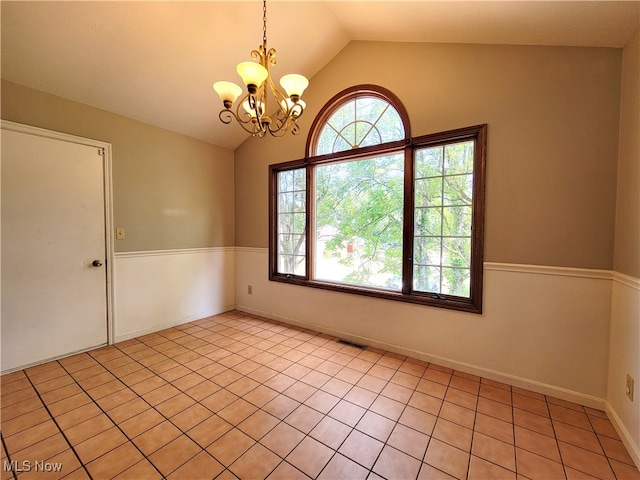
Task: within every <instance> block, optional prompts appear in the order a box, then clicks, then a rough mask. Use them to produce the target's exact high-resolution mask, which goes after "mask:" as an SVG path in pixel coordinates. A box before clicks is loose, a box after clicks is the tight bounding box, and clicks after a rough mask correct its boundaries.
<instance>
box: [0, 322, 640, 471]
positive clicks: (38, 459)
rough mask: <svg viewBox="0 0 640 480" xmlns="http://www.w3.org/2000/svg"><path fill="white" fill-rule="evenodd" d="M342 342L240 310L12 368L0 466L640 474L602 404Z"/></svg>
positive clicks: (6, 381)
mask: <svg viewBox="0 0 640 480" xmlns="http://www.w3.org/2000/svg"><path fill="white" fill-rule="evenodd" d="M336 340H337V339H335V338H331V337H329V336H326V335H321V334H318V333H317V332H313V331H310V330H303V329H300V328H295V327H291V326H287V325H284V324H280V323H277V322H272V321H269V320H266V319H263V318H258V317H255V316H250V315H246V314H243V313H240V312H229V313H225V314H221V315H217V316H215V317H210V318H206V319H203V320H199V321H196V322H192V323H189V324H185V325H182V326H179V327H175V328H170V329H168V330H163V331H160V332H157V333H153V334H150V335H145V336H143V337H140V338H137V339H133V340H129V341H126V342H122V343H118V344H116V345H113V346H109V347H104V348H100V349H98V350H94V351H91V352H88V353H82V354H79V355H74V356H71V357H67V358H64V359H61V360H58V361H53V362H49V363H46V364H43V365H39V366H36V367H33V368H28V369H26V370H23V371H19V372H15V373H11V374H8V375H4V376H3V377H2V391H1V393H2V423H1V426H2V458H1V459H0V461H1V462H2V467H3V468H2V477H1V479H2V480H5V479H9V478H17V479H19V480H24V479H28V478H37V479H53V478H69V479H71V478H93V479H107V478H128V479H135V480H139V479H153V478H162V477H165V478H169V479H188V480H195V479H213V478H219V479H232V478H236V477H238V478H241V479H254V478H257V479H260V478H270V479H307V478H320V479H360V478H362V479H364V478H369V479H380V478H386V479H405V478H406V479H450V478H456V479H491V478H496V479H545V480H550V479H588V478H601V479H614V478H618V479H640V472H638V470H637V468H636V467H635V466H634V464H633V461H632V459H631V457H630V456H629V454H628V453H627V451H626V450H625V448H624V446H623V444H622V442H621V441H620V439H619V437H618V435H617V434H616V432H615V430H614V428H613V426H612V425H611V423H610V421H609V420H608V419H607V416H606V414H605V413H604V412H602V411H598V410H594V409H591V408H586V407H583V406H580V405H577V404H574V403H568V402H566V401H562V400H559V399H556V398H552V397H548V396H544V395H540V394H538V393H534V392H531V391H527V390H522V389H519V388H516V387H511V386H509V385H505V384H502V383H497V382H494V381H491V380H487V379H484V378H479V377H476V376H473V375H468V374H465V373H462V372H458V371H452V370H450V369H448V368H443V367H441V366H438V365H434V364H427V363H425V362H421V361H418V360H415V359H412V358H406V357H403V356H401V355H397V354H394V353H390V352H385V351H382V350H378V349H374V348H367V349H365V350H360V349H358V348H354V347H352V346H347V345H344V344H341V343H338V342H337V341H336ZM12 462H13V463H12ZM25 462H28V463H25ZM11 465H13V466H14V467H15V468H14V470H15V472H12V471H11V469H10V468H9V466H11ZM60 468H61V469H60ZM20 469H21V470H23V471H22V472H20V471H18V470H20Z"/></svg>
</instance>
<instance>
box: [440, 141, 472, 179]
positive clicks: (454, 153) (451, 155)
mask: <svg viewBox="0 0 640 480" xmlns="http://www.w3.org/2000/svg"><path fill="white" fill-rule="evenodd" d="M444 169H445V172H446V174H447V175H453V174H456V173H471V172H473V142H461V143H452V144H451V145H447V146H446V147H445V148H444Z"/></svg>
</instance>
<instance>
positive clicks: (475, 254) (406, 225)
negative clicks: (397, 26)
mask: <svg viewBox="0 0 640 480" xmlns="http://www.w3.org/2000/svg"><path fill="white" fill-rule="evenodd" d="M361 95H372V96H377V97H379V98H382V99H384V100H385V101H387V102H389V103H390V104H391V105H392V106H393V107H394V108H396V110H397V111H398V113H399V114H400V117H401V119H402V121H403V124H404V127H405V135H406V136H405V138H404V139H402V140H397V141H393V142H388V143H383V144H379V145H373V146H367V147H362V148H354V149H351V150H346V151H340V152H336V153H331V154H326V155H319V156H313V155H312V152H313V151H314V150H315V146H316V143H317V140H318V136H319V132H320V130H321V127H322V126H323V125H324V123H325V122H326V121H327V119H328V118H329V117H330V116H331V115H332V114H333V113H334V112H335V111H336V110H337V109H338V108H339V107H340V106H341V105H343V104H344V103H345V102H347V101H350V100H351V99H353V98H354V97H356V96H361ZM463 141H473V142H474V165H473V207H472V231H471V265H470V295H469V297H458V296H454V295H446V294H442V293H434V292H417V291H414V290H413V289H412V285H413V237H414V188H415V168H414V155H415V151H416V150H417V149H422V148H428V147H434V146H438V145H446V144H450V143H456V142H463ZM486 147H487V125H486V124H481V125H475V126H470V127H465V128H459V129H455V130H448V131H445V132H438V133H433V134H428V135H421V136H417V137H411V136H410V127H409V117H408V115H407V112H406V109H405V108H404V106H403V105H402V102H400V100H399V99H398V98H397V97H396V96H395V95H394V94H393V93H391V92H390V91H388V90H386V89H384V88H382V87H378V86H375V85H359V86H354V87H351V88H348V89H346V90H344V91H342V92H340V93H339V94H337V95H336V96H334V97H333V98H332V99H331V100H329V101H328V102H327V104H326V105H325V106H324V107H323V109H322V110H321V111H320V112H319V114H318V115H317V116H316V118H315V120H314V122H313V124H312V127H311V130H310V134H309V136H308V138H307V145H306V156H305V157H304V158H302V159H298V160H293V161H290V162H284V163H278V164H273V165H269V280H271V281H276V282H282V283H288V284H293V285H301V286H307V287H312V288H320V289H324V290H329V291H334V292H341V293H351V294H357V295H364V296H368V297H373V298H381V299H387V300H394V301H401V302H407V303H413V304H420V305H427V306H433V307H439V308H446V309H453V310H458V311H463V312H469V313H477V314H480V313H482V297H483V273H484V272H483V263H484V216H485V182H486V181H485V176H486ZM399 152H403V153H404V163H405V165H404V176H405V179H404V206H403V211H404V213H403V259H402V289H401V290H400V291H397V292H396V291H388V290H382V289H376V288H371V287H364V286H357V285H345V284H337V283H332V282H328V281H320V280H315V279H313V278H312V277H311V275H310V274H311V272H312V261H311V260H312V258H311V256H312V253H313V252H312V249H313V243H314V241H313V237H312V236H311V235H310V234H311V226H312V225H313V222H312V219H313V215H314V214H315V205H314V202H313V198H314V197H315V195H314V193H315V192H314V185H315V182H314V180H315V179H314V170H315V168H314V167H315V166H317V165H322V164H327V163H334V162H340V161H345V160H356V159H360V158H365V157H367V156H371V155H372V154H385V153H399ZM295 169H305V171H306V181H307V189H306V242H305V248H306V251H305V275H294V274H283V273H279V272H278V271H277V266H278V252H277V244H278V243H277V235H278V232H277V224H278V222H277V215H278V211H277V208H278V201H277V196H278V185H277V178H278V173H280V172H282V171H286V170H295Z"/></svg>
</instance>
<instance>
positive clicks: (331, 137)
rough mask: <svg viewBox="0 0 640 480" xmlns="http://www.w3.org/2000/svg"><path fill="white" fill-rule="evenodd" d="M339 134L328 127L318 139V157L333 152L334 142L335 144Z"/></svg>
mask: <svg viewBox="0 0 640 480" xmlns="http://www.w3.org/2000/svg"><path fill="white" fill-rule="evenodd" d="M337 136H338V132H336V131H335V129H333V128H332V127H331V126H330V125H326V126H325V127H324V128H323V129H322V132H321V133H320V136H319V137H318V145H317V147H316V155H324V154H327V153H331V152H333V142H335V140H336V137H337Z"/></svg>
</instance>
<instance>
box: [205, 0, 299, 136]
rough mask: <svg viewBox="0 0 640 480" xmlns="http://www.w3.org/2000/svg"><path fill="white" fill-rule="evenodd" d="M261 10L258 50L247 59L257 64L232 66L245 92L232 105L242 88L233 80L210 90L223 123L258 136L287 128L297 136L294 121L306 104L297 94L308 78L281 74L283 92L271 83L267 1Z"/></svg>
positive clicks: (280, 133)
mask: <svg viewBox="0 0 640 480" xmlns="http://www.w3.org/2000/svg"><path fill="white" fill-rule="evenodd" d="M262 12H263V16H262V24H263V27H262V31H263V36H262V45H260V46H259V47H258V50H252V51H251V58H253V59H255V60H257V63H256V62H242V63H239V64H238V66H237V68H236V70H237V71H238V75H240V78H242V81H243V82H244V84H245V86H246V87H247V93H246V94H245V95H244V96H243V97H242V98H241V99H240V101H239V102H238V103H237V105H236V107H235V108H234V107H233V105H234V103H235V101H236V99H237V98H238V97H239V96H240V95H241V94H242V88H241V87H239V86H238V85H236V84H235V83H233V82H226V81H222V82H216V83H214V84H213V89H214V90H215V91H216V92H217V93H218V95H219V96H220V100H222V104H223V105H224V109H223V110H221V111H220V114H219V115H218V116H219V117H220V120H221V121H222V123H225V124H229V123H231V121H232V120H233V119H235V120H236V121H237V122H238V124H240V126H241V127H242V128H244V129H245V130H246V131H247V132H248V133H250V134H251V135H253V136H255V137H260V138H262V137H264V136H265V135H266V134H267V132H269V133H270V134H271V135H273V136H274V137H281V136H283V135H285V134H286V133H287V132H289V131H290V132H291V133H292V134H294V135H297V134H298V133H299V132H300V128H299V127H298V124H297V123H296V120H297V119H298V118H299V117H300V115H302V112H304V108H305V106H306V104H305V103H304V101H302V100H301V99H300V96H301V95H302V92H304V89H305V88H307V86H308V85H309V80H307V79H306V78H305V77H303V76H302V75H298V74H289V75H285V76H283V77H282V78H281V79H280V85H281V86H282V88H283V89H284V91H285V92H286V95H285V94H283V93H282V92H281V91H280V90H278V88H277V87H276V86H275V84H274V83H273V80H272V78H271V76H270V75H269V67H270V66H271V65H275V64H276V51H275V50H274V49H273V48H271V49H267V0H263V3H262ZM271 101H275V105H276V109H274V111H272V113H269V108H270V107H271V105H270V103H271Z"/></svg>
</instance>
